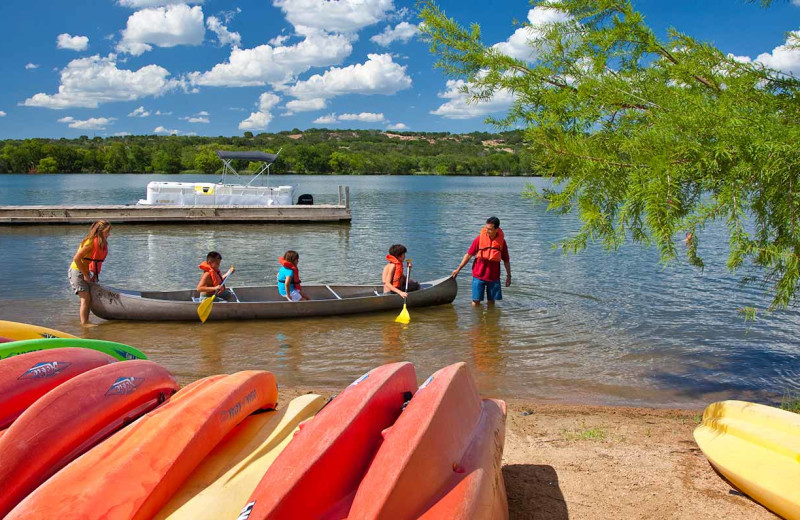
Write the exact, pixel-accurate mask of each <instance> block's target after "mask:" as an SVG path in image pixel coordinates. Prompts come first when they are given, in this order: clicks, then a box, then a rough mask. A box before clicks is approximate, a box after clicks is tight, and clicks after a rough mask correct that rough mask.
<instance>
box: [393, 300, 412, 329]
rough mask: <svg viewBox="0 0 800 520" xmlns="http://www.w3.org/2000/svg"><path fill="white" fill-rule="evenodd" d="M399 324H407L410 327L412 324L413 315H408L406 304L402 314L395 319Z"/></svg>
mask: <svg viewBox="0 0 800 520" xmlns="http://www.w3.org/2000/svg"><path fill="white" fill-rule="evenodd" d="M394 321H396V322H397V323H405V324H406V325H408V324H409V323H411V315H409V314H408V309H406V304H405V303H404V304H403V310H402V311H400V314H398V315H397V317H396V318H395V319H394Z"/></svg>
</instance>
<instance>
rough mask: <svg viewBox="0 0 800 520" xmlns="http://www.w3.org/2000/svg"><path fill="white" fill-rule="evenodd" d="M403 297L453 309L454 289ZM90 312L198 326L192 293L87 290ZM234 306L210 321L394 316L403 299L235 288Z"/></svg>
mask: <svg viewBox="0 0 800 520" xmlns="http://www.w3.org/2000/svg"><path fill="white" fill-rule="evenodd" d="M420 285H421V288H420V290H419V291H414V292H410V293H408V307H424V306H429V305H442V304H448V303H452V301H453V300H454V299H455V297H456V293H457V292H458V285H457V284H456V281H455V280H454V279H453V278H452V277H449V276H448V277H447V278H440V279H438V280H433V281H430V282H422V283H421V284H420ZM91 291H92V307H91V308H92V312H93V313H94V314H95V315H97V316H98V317H100V318H103V319H106V320H169V321H197V320H198V317H197V306H198V305H199V303H198V302H195V301H193V298H196V297H197V296H198V293H197V291H192V290H187V291H162V292H159V291H149V292H147V291H145V292H138V291H127V290H119V289H114V288H111V287H105V286H102V285H99V284H93V285H92V286H91ZM234 291H235V292H236V296H237V297H238V298H239V302H238V303H229V302H215V303H214V307H213V308H212V310H211V315H210V316H209V318H208V319H210V320H254V319H276V318H277V319H281V318H301V317H309V316H336V315H343V314H357V313H365V312H378V311H389V310H397V311H399V310H400V309H401V308H402V307H403V299H402V298H401V297H400V296H398V295H397V294H394V293H392V294H383V286H382V285H314V284H303V291H304V292H305V293H306V294H307V295H308V296H309V298H311V300H310V301H301V302H289V301H287V300H286V298H284V297H282V296H280V295H279V294H278V288H277V286H274V285H273V286H269V287H236V288H234Z"/></svg>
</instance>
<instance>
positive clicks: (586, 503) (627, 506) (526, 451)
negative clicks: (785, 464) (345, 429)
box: [280, 387, 778, 520]
mask: <svg viewBox="0 0 800 520" xmlns="http://www.w3.org/2000/svg"><path fill="white" fill-rule="evenodd" d="M280 391H281V401H282V402H288V400H290V399H292V398H293V397H296V396H298V395H300V394H303V393H307V392H313V393H318V394H320V395H323V396H326V397H331V396H333V395H334V394H335V393H336V390H329V389H319V388H316V389H314V388H300V387H293V388H284V387H281V389H280ZM506 403H507V406H508V417H507V421H506V443H505V450H504V453H503V477H504V480H505V485H506V491H507V493H508V509H509V517H510V519H512V520H513V519H536V520H566V519H573V520H575V519H599V518H614V519H687V520H689V519H692V520H695V519H698V518H703V519H724V520H739V519H741V520H759V519H775V518H778V517H777V516H775V515H773V514H772V513H770V512H769V511H768V510H766V509H764V508H763V507H762V506H760V505H758V504H757V503H755V502H753V501H752V500H750V499H749V498H747V497H746V496H744V495H742V494H741V493H740V492H738V491H737V490H735V489H734V488H732V487H731V486H730V485H729V484H728V483H727V482H726V481H725V480H724V479H722V478H721V477H720V476H719V475H718V474H717V473H716V472H715V471H714V469H713V468H712V467H711V465H709V463H708V461H707V460H706V458H705V457H704V456H703V454H702V452H701V451H700V449H699V448H698V447H697V444H695V442H694V439H693V438H692V431H693V430H694V428H695V426H696V425H697V424H698V423H699V421H700V415H701V414H702V410H675V409H655V408H630V407H613V406H586V405H566V404H551V403H541V402H537V401H534V400H521V399H520V400H514V399H511V400H507V401H506Z"/></svg>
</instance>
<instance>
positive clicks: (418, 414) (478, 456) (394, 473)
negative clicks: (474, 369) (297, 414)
mask: <svg viewBox="0 0 800 520" xmlns="http://www.w3.org/2000/svg"><path fill="white" fill-rule="evenodd" d="M486 403H488V404H486V405H485V406H484V402H482V401H481V399H480V396H479V395H478V389H477V387H476V386H475V382H474V380H473V379H472V376H471V375H470V373H469V370H468V369H467V367H466V365H465V364H464V363H456V364H454V365H450V366H448V367H445V368H443V369H441V370H439V371H438V372H436V373H435V374H433V375H432V376H431V377H430V378H429V379H428V380H427V381H426V382H425V383H423V385H422V386H420V388H419V390H418V391H417V393H416V395H415V396H414V398H413V399H411V402H410V403H408V406H406V409H405V410H404V411H403V413H402V415H400V417H399V418H398V419H397V422H396V423H395V424H394V425H393V426H392V427H391V428H389V429H388V430H387V431H386V432H385V433H384V442H383V444H382V445H381V447H380V449H379V450H378V452H377V453H376V455H375V458H374V460H373V461H372V464H370V467H369V470H368V471H367V473H366V475H365V476H364V479H363V480H362V482H361V484H360V485H359V487H358V491H357V492H356V495H355V498H354V499H353V503H352V506H351V508H350V510H349V514H348V517H349V518H358V519H373V518H391V519H392V520H403V519H416V518H419V517H420V515H422V514H423V513H425V512H426V511H427V510H429V509H430V508H431V507H432V506H433V505H434V504H436V502H438V501H439V499H440V498H441V497H443V496H446V495H448V493H449V492H450V490H451V489H452V488H454V487H456V485H457V484H458V483H459V482H460V481H462V480H464V479H465V478H467V477H469V476H470V475H472V474H473V473H475V472H483V473H486V475H485V478H482V477H481V476H477V478H476V479H473V481H474V482H478V483H479V484H480V486H478V487H475V488H472V487H469V486H467V487H466V488H464V489H463V492H462V493H461V495H459V500H462V501H463V502H464V504H461V505H459V508H461V509H467V510H468V511H469V512H470V514H467V515H466V516H463V514H461V513H458V512H457V511H459V509H458V508H457V509H455V510H453V511H449V512H447V511H445V512H446V513H448V514H449V515H450V516H448V514H445V515H444V516H436V518H469V519H490V518H492V519H493V518H498V519H499V518H507V517H508V506H507V503H506V497H505V489H504V488H502V475H501V474H500V468H501V458H502V455H503V439H504V435H505V406H504V405H498V404H497V402H494V401H488V402H486ZM497 410H501V411H502V413H500V414H499V415H498V414H497V413H496V412H497ZM501 419H502V420H501ZM473 452H474V453H473ZM498 481H499V485H500V486H501V488H502V497H498V496H496V495H497V494H496V493H495V488H496V486H497V485H498ZM498 494H499V493H498ZM486 495H488V502H487V503H485V504H484V503H483V502H482V500H484V499H485V496H486ZM495 500H501V502H502V503H499V504H496V503H495ZM451 501H453V502H455V500H451ZM465 504H468V505H465ZM494 511H498V512H500V514H498V515H494V514H493V512H494ZM503 511H504V512H505V513H504V514H502V512H503Z"/></svg>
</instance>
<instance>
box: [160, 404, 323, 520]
mask: <svg viewBox="0 0 800 520" xmlns="http://www.w3.org/2000/svg"><path fill="white" fill-rule="evenodd" d="M324 404H325V399H324V398H323V397H322V396H319V395H315V394H307V395H302V396H300V397H297V398H295V399H293V400H292V401H291V402H290V403H289V405H288V406H287V407H286V408H283V409H281V410H279V411H277V410H276V411H270V412H264V413H258V414H254V415H251V416H250V417H248V418H247V419H245V420H244V421H242V423H241V424H240V425H239V426H237V427H236V428H235V429H234V430H233V431H232V432H231V433H229V434H228V436H227V437H226V438H225V439H224V440H223V441H222V442H220V443H219V444H218V445H217V447H216V448H214V451H212V452H211V453H209V455H208V456H207V457H206V458H205V459H204V460H203V462H202V464H200V466H198V467H197V469H195V470H194V472H193V473H192V475H191V476H190V477H189V478H188V479H187V480H186V482H185V483H184V484H183V486H181V488H180V489H179V490H178V491H177V492H176V493H175V495H173V497H172V499H171V500H170V501H169V502H168V503H167V505H166V506H164V508H163V509H162V510H161V512H160V513H158V514H157V515H156V517H155V518H156V520H167V519H168V520H179V519H185V520H202V519H208V520H216V519H218V518H231V519H234V518H236V517H237V516H238V515H239V511H241V509H242V506H243V505H244V504H245V503H246V502H247V499H248V497H250V495H251V494H252V493H253V490H254V489H255V488H256V485H257V484H258V482H259V481H260V480H261V478H262V477H263V476H264V473H266V471H267V469H269V467H270V465H272V463H273V462H274V461H275V459H276V458H277V456H278V455H279V454H280V453H281V452H282V451H283V449H284V448H286V446H287V445H288V444H289V441H291V440H292V436H293V435H294V433H295V432H296V431H297V430H298V424H300V423H301V422H302V421H305V420H307V419H310V418H311V417H313V416H314V414H316V413H317V412H318V411H319V409H320V408H322V406H323V405H324Z"/></svg>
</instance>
